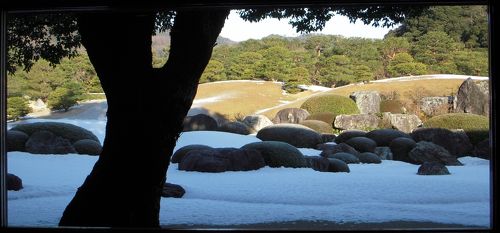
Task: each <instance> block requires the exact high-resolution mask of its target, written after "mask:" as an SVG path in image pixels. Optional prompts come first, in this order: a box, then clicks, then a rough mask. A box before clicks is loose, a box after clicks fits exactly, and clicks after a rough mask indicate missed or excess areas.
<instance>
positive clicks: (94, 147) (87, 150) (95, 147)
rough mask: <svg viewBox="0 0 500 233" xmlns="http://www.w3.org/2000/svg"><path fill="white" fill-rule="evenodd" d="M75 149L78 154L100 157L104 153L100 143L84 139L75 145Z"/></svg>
mask: <svg viewBox="0 0 500 233" xmlns="http://www.w3.org/2000/svg"><path fill="white" fill-rule="evenodd" d="M73 148H75V150H76V152H77V153H78V154H87V155H100V154H101V151H102V146H101V144H100V143H98V142H96V141H94V140H90V139H82V140H78V141H76V142H75V143H73Z"/></svg>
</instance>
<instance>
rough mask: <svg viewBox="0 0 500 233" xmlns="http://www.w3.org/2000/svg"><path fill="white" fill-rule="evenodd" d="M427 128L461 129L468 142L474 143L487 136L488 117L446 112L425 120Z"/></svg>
mask: <svg viewBox="0 0 500 233" xmlns="http://www.w3.org/2000/svg"><path fill="white" fill-rule="evenodd" d="M423 126H424V127H427V128H444V129H463V130H464V131H465V133H466V134H467V136H468V137H469V140H470V142H471V143H472V144H473V145H476V144H477V143H478V142H480V141H482V140H484V139H486V138H488V137H489V128H490V127H489V119H488V117H486V116H481V115H476V114H470V113H448V114H443V115H439V116H435V117H432V118H430V119H429V120H427V121H426V122H425V123H424V125H423Z"/></svg>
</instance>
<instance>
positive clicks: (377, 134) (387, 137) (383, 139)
mask: <svg viewBox="0 0 500 233" xmlns="http://www.w3.org/2000/svg"><path fill="white" fill-rule="evenodd" d="M365 136H366V137H367V138H370V139H372V140H374V141H375V142H376V143H377V146H389V144H390V143H391V142H392V140H394V139H395V138H399V137H406V138H411V136H410V135H409V134H407V133H405V132H401V131H399V130H395V129H376V130H372V131H370V132H368V133H367V134H366V135H365Z"/></svg>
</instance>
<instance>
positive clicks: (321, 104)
mask: <svg viewBox="0 0 500 233" xmlns="http://www.w3.org/2000/svg"><path fill="white" fill-rule="evenodd" d="M300 108H302V109H305V110H307V111H308V112H309V113H310V114H316V113H325V112H327V113H332V114H335V115H340V114H358V113H359V109H358V106H356V103H355V102H354V101H353V100H352V99H350V98H348V97H345V96H340V95H334V94H322V95H317V96H313V97H311V98H309V99H307V100H306V101H305V102H304V103H303V104H302V106H301V107H300Z"/></svg>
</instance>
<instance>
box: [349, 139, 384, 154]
mask: <svg viewBox="0 0 500 233" xmlns="http://www.w3.org/2000/svg"><path fill="white" fill-rule="evenodd" d="M345 143H346V144H347V145H349V146H352V147H353V148H354V149H355V150H357V151H359V152H374V151H375V148H376V147H377V143H376V142H375V141H373V140H372V139H369V138H367V137H353V138H351V139H349V140H347V141H346V142H345Z"/></svg>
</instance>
